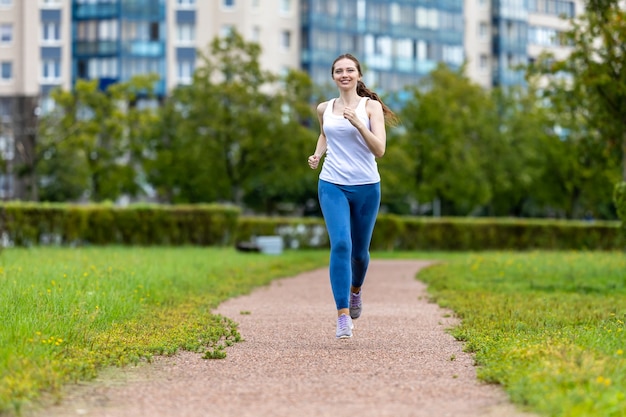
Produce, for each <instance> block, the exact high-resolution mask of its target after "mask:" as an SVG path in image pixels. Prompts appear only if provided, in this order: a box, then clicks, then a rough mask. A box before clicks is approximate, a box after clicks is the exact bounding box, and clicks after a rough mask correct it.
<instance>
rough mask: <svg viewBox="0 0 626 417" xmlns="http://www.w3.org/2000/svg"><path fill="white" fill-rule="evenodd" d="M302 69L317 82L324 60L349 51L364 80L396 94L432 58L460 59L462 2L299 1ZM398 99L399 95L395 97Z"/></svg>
mask: <svg viewBox="0 0 626 417" xmlns="http://www.w3.org/2000/svg"><path fill="white" fill-rule="evenodd" d="M301 6H302V13H301V14H302V23H301V26H302V33H303V35H302V45H301V53H302V64H301V65H302V68H303V69H304V70H306V71H307V72H308V73H309V75H310V76H311V77H312V79H313V81H314V82H315V83H317V84H323V83H328V82H330V79H331V78H330V64H331V63H332V61H333V60H334V59H335V57H337V56H338V55H340V54H342V53H346V52H349V53H352V54H354V55H355V56H356V57H357V58H359V60H360V61H361V63H362V64H363V67H364V82H365V83H366V84H367V85H368V86H371V87H374V88H376V89H380V90H381V91H388V92H400V93H402V91H403V87H404V86H407V85H414V84H415V83H416V81H417V80H418V79H419V78H420V77H422V76H424V75H425V74H427V73H428V72H429V71H431V70H432V69H433V68H434V67H435V66H436V65H437V63H438V62H445V63H447V64H448V65H450V66H452V67H459V66H460V65H461V64H462V63H463V59H464V51H463V28H464V24H463V0H441V1H429V0H342V1H332V0H302V1H301ZM400 99H402V97H400Z"/></svg>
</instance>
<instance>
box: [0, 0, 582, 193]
mask: <svg viewBox="0 0 626 417" xmlns="http://www.w3.org/2000/svg"><path fill="white" fill-rule="evenodd" d="M583 7H584V6H583V1H582V0H438V1H434V0H341V1H337V0H0V156H1V160H0V162H3V163H1V164H0V199H9V198H19V199H29V198H31V197H32V196H33V195H34V194H33V189H34V187H35V185H34V184H28V183H26V182H25V181H26V180H25V179H23V178H22V177H20V176H16V175H14V174H15V170H16V167H20V169H24V167H26V168H28V167H29V166H31V165H33V164H34V161H35V159H34V143H35V132H36V125H37V116H38V115H40V114H42V113H43V112H46V111H48V110H49V109H50V107H51V100H50V98H49V94H50V92H51V91H52V90H53V89H54V88H56V87H61V88H64V89H71V88H72V87H73V85H74V84H75V82H76V81H77V80H78V79H96V80H98V82H99V85H100V87H101V88H103V89H104V88H106V87H107V86H108V85H110V84H112V83H117V82H120V81H126V80H128V79H130V78H131V77H132V76H133V75H136V74H145V73H150V72H154V73H157V74H159V76H160V79H159V81H158V82H157V85H156V92H157V94H158V95H160V96H162V97H163V96H165V95H167V94H168V92H169V91H171V90H172V89H173V88H175V87H176V86H177V85H181V84H188V83H190V82H191V80H192V75H193V72H194V70H195V68H196V66H197V65H198V50H201V51H204V52H208V51H209V49H208V46H209V43H210V42H211V40H213V39H214V38H215V37H216V36H220V35H225V34H227V33H228V32H229V31H232V30H233V29H236V30H237V31H238V32H239V33H241V34H243V36H244V37H245V38H246V39H247V40H251V41H256V42H258V43H259V44H260V45H261V47H262V51H263V53H262V55H261V57H260V60H261V65H262V66H263V67H264V68H265V69H267V70H269V71H272V72H274V73H283V72H285V71H286V70H287V69H289V68H300V69H303V70H305V71H306V72H307V73H308V74H309V75H310V76H311V78H312V79H313V81H314V82H315V83H316V84H317V85H324V84H326V83H327V84H328V85H329V86H331V87H332V84H331V77H330V64H331V63H332V61H333V60H334V59H335V57H337V56H338V55H340V54H342V53H346V52H349V53H352V54H354V55H356V56H357V57H358V58H359V59H360V61H361V63H362V65H363V69H364V72H365V74H364V75H365V80H364V81H365V83H366V84H367V85H368V86H370V87H372V88H375V89H376V90H377V91H379V92H383V93H384V92H396V93H398V99H399V100H400V102H401V101H402V100H403V98H404V96H403V94H405V95H406V88H405V87H406V86H409V85H414V84H415V83H416V82H417V81H418V80H419V79H420V78H421V77H423V76H424V75H426V74H427V73H428V72H429V71H431V70H432V69H433V68H434V67H435V66H436V65H437V63H439V62H445V63H446V64H448V65H449V66H451V67H453V68H458V67H459V66H460V65H462V64H463V63H464V62H466V73H467V75H468V76H469V78H470V79H472V80H473V81H475V82H477V83H478V84H480V85H482V86H484V87H485V88H490V87H492V86H507V85H516V84H523V83H524V80H523V73H522V72H521V71H519V70H518V69H517V68H516V66H517V65H518V64H525V63H527V62H529V61H531V60H533V59H535V58H536V57H537V56H538V55H539V54H540V53H541V52H542V51H544V50H546V49H548V50H550V51H552V52H554V53H555V54H556V55H557V56H558V57H564V56H566V54H567V53H568V51H569V50H568V47H567V46H566V45H563V44H562V43H561V42H562V39H561V37H560V36H559V33H560V32H561V31H563V30H565V29H566V27H567V22H566V21H565V20H563V19H562V18H561V17H562V16H565V17H572V16H575V15H576V14H578V13H581V12H582V11H583ZM24 178H27V177H24Z"/></svg>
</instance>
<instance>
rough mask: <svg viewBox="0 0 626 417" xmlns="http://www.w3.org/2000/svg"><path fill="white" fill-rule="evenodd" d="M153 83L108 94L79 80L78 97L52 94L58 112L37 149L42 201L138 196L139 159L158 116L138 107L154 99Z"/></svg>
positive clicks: (45, 123)
mask: <svg viewBox="0 0 626 417" xmlns="http://www.w3.org/2000/svg"><path fill="white" fill-rule="evenodd" d="M154 80H155V78H154V77H153V76H141V77H136V78H134V79H132V80H130V81H128V82H123V83H119V84H115V85H112V86H110V87H109V89H108V90H107V91H101V90H99V89H98V85H97V81H85V80H78V82H77V83H76V86H75V89H74V91H71V92H70V91H64V90H60V89H59V90H56V91H55V92H53V94H52V97H53V99H54V101H55V109H54V110H53V111H52V112H51V113H49V114H47V115H45V116H44V117H43V118H42V120H41V123H40V126H39V135H38V143H37V150H38V154H39V155H40V157H39V160H40V163H39V164H38V168H37V169H38V173H39V175H40V198H41V199H42V200H47V201H66V200H68V199H72V200H73V199H78V198H81V197H88V198H89V199H90V200H91V201H103V200H113V199H116V198H117V197H119V196H120V195H121V194H124V193H126V194H129V195H137V194H138V193H139V191H140V182H139V178H138V176H137V172H136V164H137V163H138V162H137V157H138V156H140V154H141V149H142V147H143V144H142V143H141V140H142V138H143V137H144V132H145V131H146V127H147V126H150V125H151V124H152V122H153V119H154V113H153V112H152V111H151V110H150V109H139V108H136V106H135V105H136V103H137V99H138V97H139V96H140V95H143V96H146V95H150V92H151V88H152V85H153V83H154Z"/></svg>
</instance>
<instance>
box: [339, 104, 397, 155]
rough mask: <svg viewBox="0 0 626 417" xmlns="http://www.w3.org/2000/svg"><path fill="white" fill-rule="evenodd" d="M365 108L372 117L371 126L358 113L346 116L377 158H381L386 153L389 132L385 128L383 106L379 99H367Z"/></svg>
mask: <svg viewBox="0 0 626 417" xmlns="http://www.w3.org/2000/svg"><path fill="white" fill-rule="evenodd" d="M365 110H366V111H367V115H368V116H369V119H370V128H369V129H368V128H367V126H365V125H364V124H363V122H361V121H360V120H359V118H358V117H356V114H354V113H353V114H350V116H351V117H346V118H347V119H348V120H349V121H350V123H352V125H353V126H354V127H355V128H357V130H358V131H359V133H360V134H361V136H363V139H365V143H366V144H367V147H368V148H369V149H370V151H372V153H373V154H374V156H375V157H376V158H380V157H382V156H383V155H384V154H385V149H386V147H387V132H386V130H385V115H384V114H383V106H381V104H380V102H379V101H376V100H371V99H370V100H367V103H366V107H365Z"/></svg>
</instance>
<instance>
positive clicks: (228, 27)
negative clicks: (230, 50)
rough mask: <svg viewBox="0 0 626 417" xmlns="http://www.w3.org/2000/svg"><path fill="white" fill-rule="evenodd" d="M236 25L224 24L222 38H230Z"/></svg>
mask: <svg viewBox="0 0 626 417" xmlns="http://www.w3.org/2000/svg"><path fill="white" fill-rule="evenodd" d="M234 30H235V27H234V26H233V25H224V26H222V28H221V29H220V38H228V37H230V36H231V35H232V34H233V31H234Z"/></svg>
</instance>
